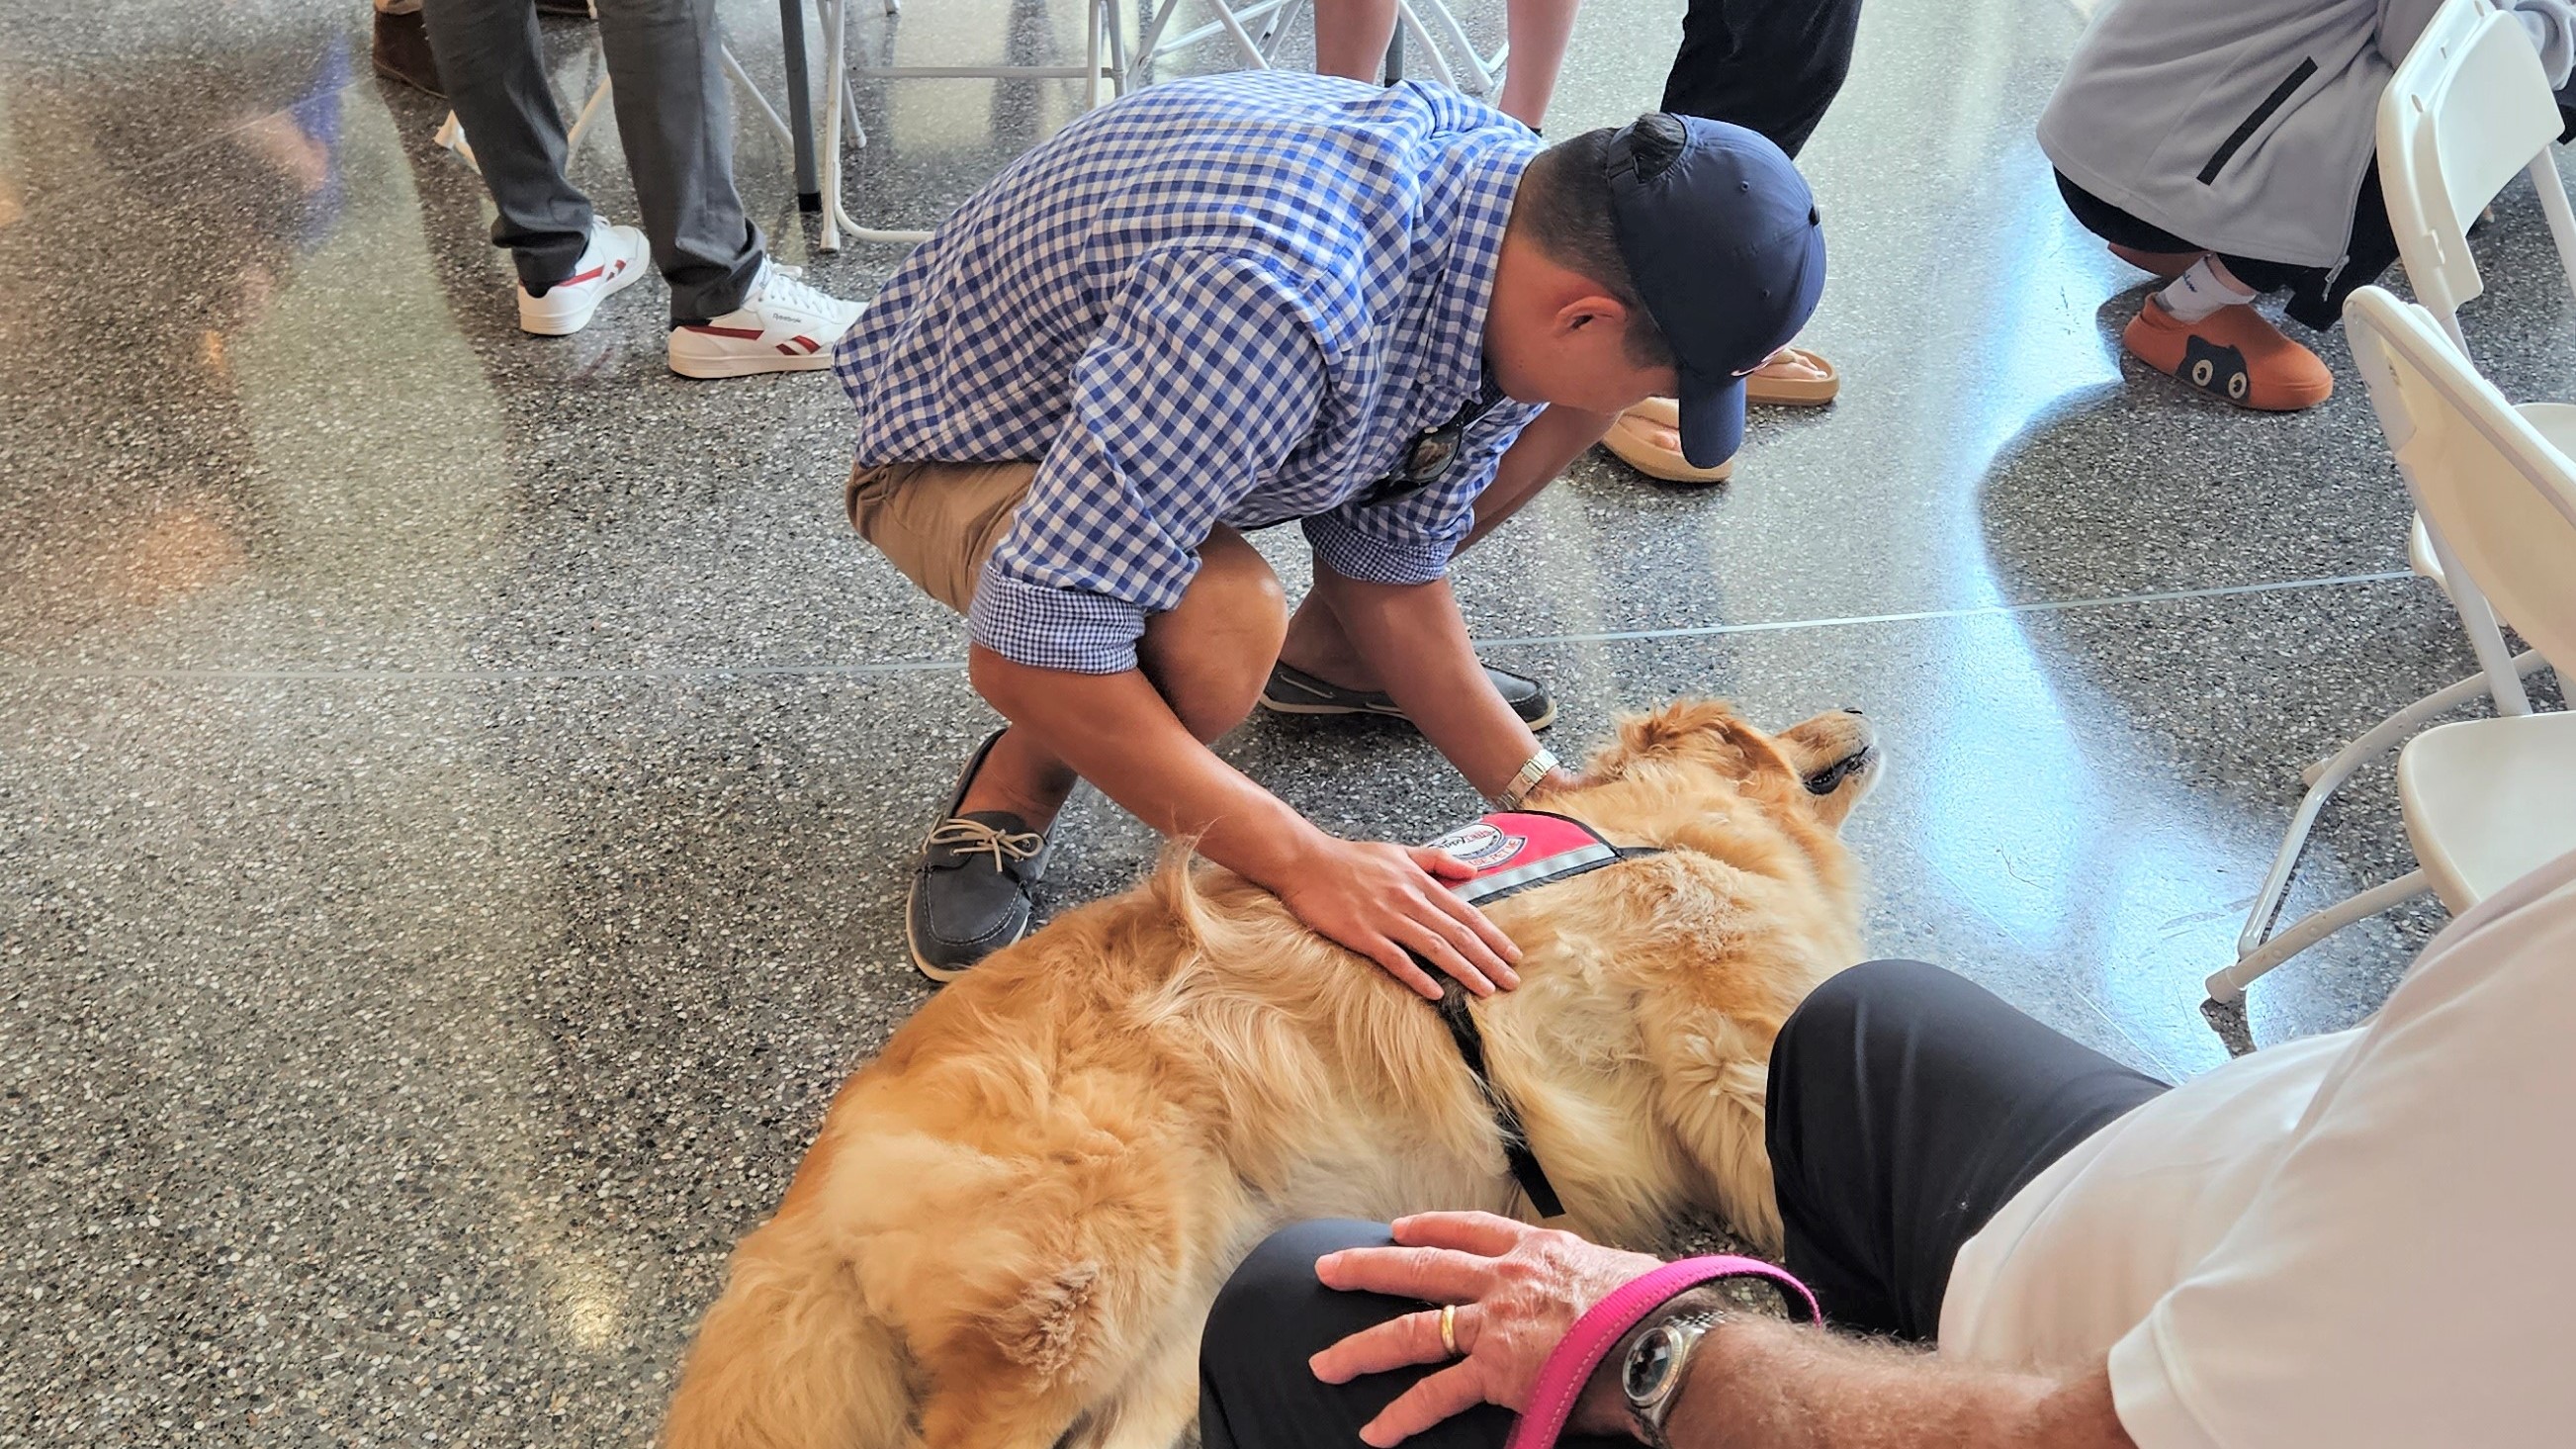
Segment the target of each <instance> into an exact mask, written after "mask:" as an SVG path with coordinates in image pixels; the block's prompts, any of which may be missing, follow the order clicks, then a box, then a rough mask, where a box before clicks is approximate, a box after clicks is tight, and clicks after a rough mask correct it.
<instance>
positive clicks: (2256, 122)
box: [2039, 0, 2576, 267]
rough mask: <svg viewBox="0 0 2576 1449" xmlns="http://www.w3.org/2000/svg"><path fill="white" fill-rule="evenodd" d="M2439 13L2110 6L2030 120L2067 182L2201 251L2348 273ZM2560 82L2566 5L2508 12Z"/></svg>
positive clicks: (2288, 6)
mask: <svg viewBox="0 0 2576 1449" xmlns="http://www.w3.org/2000/svg"><path fill="white" fill-rule="evenodd" d="M2439 5H2440V0H2111V3H2110V4H2109V5H2107V6H2106V8H2104V9H2103V11H2102V12H2101V13H2100V14H2098V15H2096V16H2095V17H2094V19H2093V24H2092V27H2091V28H2090V29H2088V30H2086V31H2085V33H2084V38H2083V40H2082V41H2081V42H2079V43H2078V44H2077V46H2076V49H2075V57H2074V59H2073V60H2072V61H2070V62H2069V63H2068V64H2067V68H2066V76H2065V78H2064V79H2063V80H2061V81H2059V82H2058V85H2057V92H2056V94H2054V95H2052V96H2050V97H2049V101H2048V109H2047V110H2045V111H2043V112H2042V113H2041V114H2040V118H2039V145H2040V149H2041V150H2043V151H2045V152H2047V153H2048V159H2049V160H2050V161H2051V162H2053V163H2054V164H2055V165H2056V167H2057V169H2058V170H2060V171H2062V172H2064V173H2066V176H2067V179H2069V180H2071V181H2073V182H2074V183H2075V184H2076V185H2077V186H2080V187H2082V188H2084V189H2085V190H2086V191H2089V192H2091V193H2093V194H2094V195H2095V196H2097V197H2100V198H2101V199H2102V200H2104V201H2107V202H2109V203H2110V204H2112V205H2113V206H2116V207H2118V208H2120V209H2121V210H2123V211H2126V212H2128V213H2129V214H2131V215H2132V216H2135V217H2137V218H2138V219H2140V220H2141V221H2145V222H2148V223H2150V224H2151V225H2154V226H2157V227H2161V228H2163V229H2164V230H2166V231H2169V232H2172V233H2173V234H2174V235H2176V236H2178V237H2183V238H2186V239H2187V240H2189V241H2191V242H2192V243H2194V244H2195V245H2198V246H2202V247H2206V248H2208V249H2210V250H2212V251H2217V252H2225V253H2227V254H2229V255H2233V256H2243V257H2254V258H2258V259H2260V260H2263V261H2268V262H2283V263H2288V264H2291V265H2295V266H2315V267H2329V266H2333V265H2335V264H2337V263H2339V262H2341V261H2342V260H2343V256H2344V249H2345V244H2346V243H2347V242H2348V241H2349V240H2350V238H2351V234H2352V212H2353V203H2354V201H2355V199H2356V198H2357V197H2358V196H2359V194H2360V191H2361V178H2362V173H2363V172H2364V171H2366V170H2367V169H2368V168H2369V166H2370V158H2371V148H2372V143H2373V139H2374V137H2375V136H2376V134H2377V129H2378V115H2379V93H2380V92H2381V91H2382V90H2383V89H2385V88H2386V87H2387V85H2388V77H2389V75H2390V73H2391V72H2393V71H2394V70H2395V69H2396V63H2397V61H2398V60H2399V59H2401V58H2403V57H2404V56H2405V54H2406V50H2407V47H2409V46H2411V45H2413V44H2414V42H2415V37H2416V36H2418V35H2420V34H2422V33H2423V30H2424V26H2425V24H2426V23H2427V22H2428V21H2430V20H2431V19H2432V16H2433V12H2434V11H2435V10H2436V9H2438V8H2439ZM2509 8H2512V9H2514V10H2516V11H2528V12H2530V13H2529V14H2518V15H2517V17H2516V18H2517V19H2520V20H2522V21H2523V23H2524V25H2525V26H2526V28H2528V29H2530V30H2531V31H2532V32H2533V35H2534V39H2535V40H2536V41H2538V42H2539V43H2540V45H2541V48H2542V54H2543V57H2544V59H2545V60H2546V61H2547V62H2548V69H2549V70H2550V72H2551V74H2550V81H2551V83H2552V84H2553V85H2557V84H2563V83H2565V81H2566V79H2567V60H2566V56H2567V52H2568V38H2569V34H2570V26H2571V23H2576V5H2571V3H2570V0H2511V3H2510V6H2509Z"/></svg>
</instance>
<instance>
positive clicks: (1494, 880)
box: [1408, 810, 1662, 1218]
mask: <svg viewBox="0 0 2576 1449" xmlns="http://www.w3.org/2000/svg"><path fill="white" fill-rule="evenodd" d="M1430 844H1431V848H1432V849H1434V850H1438V851H1442V852H1445V853H1446V854H1448V855H1449V856H1450V857H1451V858H1452V859H1454V860H1456V861H1458V862H1459V863H1460V864H1462V865H1468V866H1473V867H1474V868H1475V871H1476V874H1475V875H1474V876H1472V877H1470V878H1469V879H1466V880H1463V881H1455V882H1452V883H1451V884H1450V887H1449V888H1450V889H1451V890H1453V891H1455V892H1457V893H1458V895H1459V897H1460V898H1461V899H1463V900H1466V901H1469V902H1472V903H1474V904H1476V905H1490V904H1492V903H1493V902H1495V901H1499V900H1501V899H1503V898H1504V897H1506V896H1515V895H1518V894H1520V893H1521V892H1522V891H1526V890H1535V889H1537V888H1538V887H1540V886H1543V885H1553V884H1554V883H1556V882H1558V881H1561V880H1570V879H1572V878H1573V877H1575V876H1578V875H1582V874H1584V873H1585V872H1587V871H1595V870H1599V869H1600V868H1601V867H1603V866H1605V865H1613V864H1616V863H1618V862H1619V861H1622V860H1633V859H1636V858H1637V857H1639V856H1645V855H1659V854H1661V853H1662V852H1661V851H1658V850H1656V849H1654V848H1653V847H1651V846H1646V847H1638V848H1634V849H1625V850H1623V849H1621V848H1620V847H1618V846H1615V845H1612V844H1611V843H1610V842H1608V841H1606V840H1604V839H1602V838H1601V837H1600V835H1599V834H1598V833H1596V832H1595V831H1594V830H1593V829H1592V827H1591V826H1589V825H1586V824H1584V823H1583V822H1582V821H1580V820H1575V819H1571V818H1569V817H1567V816H1563V815H1558V814H1555V813H1553V812H1551V811H1546V810H1509V811H1502V812H1499V813H1496V814H1493V815H1488V816H1486V817H1484V818H1483V819H1481V820H1478V821H1476V822H1475V823H1474V824H1472V825H1462V826H1459V827H1458V828H1457V829H1455V830H1452V831H1450V832H1449V833H1448V834H1446V835H1443V836H1441V837H1440V838H1439V839H1437V840H1434V841H1432V842H1430ZM1408 954H1411V953H1408ZM1413 962H1414V964H1415V965H1417V966H1420V967H1421V968H1422V969H1423V970H1424V971H1425V972H1428V973H1431V974H1433V975H1435V976H1436V975H1437V974H1438V973H1437V972H1436V971H1434V970H1433V968H1432V965H1431V963H1430V962H1428V961H1425V960H1423V959H1422V957H1421V956H1420V955H1414V957H1413ZM1470 1000H1472V998H1471V997H1470V996H1469V994H1468V991H1467V988H1465V987H1463V986H1461V985H1459V984H1458V983H1457V982H1455V981H1451V980H1447V979H1445V978H1443V979H1442V980H1441V983H1440V1020H1441V1021H1442V1022H1443V1023H1444V1024H1445V1025H1447V1026H1448V1028H1449V1039H1450V1040H1451V1041H1453V1042H1456V1043H1457V1044H1458V1055H1459V1056H1460V1057H1462V1058H1464V1059H1465V1060H1466V1063H1467V1070H1468V1071H1470V1072H1473V1073H1474V1074H1475V1077H1476V1086H1477V1088H1478V1090H1480V1091H1482V1092H1483V1093H1484V1094H1485V1105H1486V1106H1487V1107H1489V1108H1491V1109H1492V1111H1493V1114H1494V1126H1495V1127H1496V1128H1497V1129H1498V1130H1500V1132H1501V1133H1502V1137H1503V1157H1504V1160H1505V1161H1507V1162H1508V1163H1510V1164H1511V1169H1512V1179H1513V1180H1514V1181H1516V1182H1518V1183H1519V1184H1520V1185H1521V1191H1522V1192H1523V1193H1525V1194H1527V1195H1528V1197H1529V1200H1530V1206H1531V1207H1534V1208H1536V1209H1538V1214H1539V1216H1541V1217H1547V1218H1552V1217H1556V1216H1557V1215H1559V1214H1561V1213H1563V1212H1564V1211H1565V1203H1564V1201H1563V1200H1562V1199H1560V1198H1559V1197H1557V1195H1556V1186H1555V1184H1553V1183H1551V1182H1549V1181H1548V1180H1547V1170H1546V1169H1545V1168H1543V1167H1541V1166H1539V1162H1538V1154H1537V1153H1536V1152H1533V1151H1531V1150H1530V1143H1529V1132H1528V1130H1527V1129H1525V1128H1524V1127H1522V1126H1521V1114H1520V1113H1519V1112H1518V1111H1517V1110H1515V1109H1514V1108H1513V1106H1512V1103H1511V1099H1510V1098H1508V1097H1506V1096H1504V1095H1503V1091H1502V1089H1501V1088H1500V1087H1497V1086H1495V1085H1494V1079H1493V1076H1492V1074H1491V1073H1489V1072H1488V1071H1486V1069H1485V1038H1484V1036H1483V1034H1482V1033H1480V1032H1478V1031H1477V1030H1476V1016H1475V1013H1474V1012H1472V1011H1470V1010H1469V1009H1468V1003H1469V1001H1470Z"/></svg>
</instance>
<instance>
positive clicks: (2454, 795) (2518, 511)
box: [2209, 287, 2576, 1001]
mask: <svg viewBox="0 0 2576 1449" xmlns="http://www.w3.org/2000/svg"><path fill="white" fill-rule="evenodd" d="M2343 315H2344V328H2345V330H2346V331H2347V332H2348V333H2349V334H2350V336H2351V342H2352V351H2353V357H2354V360H2355V361H2357V362H2358V363H2359V364H2360V366H2361V373H2362V377H2363V379H2364V380H2365V381H2367V382H2368V383H2369V385H2370V402H2371V406H2372V408H2373V409H2374V410H2375V411H2376V412H2377V413H2378V415H2379V426H2380V429H2381V431H2383V432H2384V433H2386V434H2387V436H2388V443H2389V447H2390V449H2391V451H2393V452H2394V453H2395V454H2396V455H2397V468H2398V471H2399V472H2400V473H2401V474H2403V475H2404V477H2405V479H2406V487H2407V491H2408V492H2410V493H2411V494H2413V495H2414V498H2415V506H2416V507H2417V508H2418V509H2419V510H2421V511H2422V512H2423V514H2424V516H2425V517H2426V518H2427V519H2429V520H2430V521H2431V524H2432V530H2433V537H2434V539H2435V540H2436V541H2437V542H2438V543H2439V545H2440V547H2441V550H2442V562H2443V565H2444V574H2445V577H2446V578H2448V580H2449V581H2450V583H2449V587H2450V590H2451V595H2452V597H2453V598H2454V599H2455V600H2458V601H2459V602H2460V603H2461V604H2462V605H2463V606H2466V605H2468V604H2469V603H2470V601H2472V600H2474V601H2476V604H2477V606H2478V607H2479V608H2481V609H2492V611H2493V613H2495V614H2497V615H2501V616H2502V617H2503V619H2504V620H2505V621H2506V622H2507V623H2510V624H2511V625H2512V626H2513V628H2514V630H2515V632H2517V633H2519V634H2521V635H2522V637H2523V638H2524V639H2526V640H2528V641H2530V643H2531V645H2532V652H2533V653H2534V654H2536V655H2538V656H2539V657H2540V658H2542V659H2545V660H2548V661H2550V662H2551V663H2552V664H2554V665H2556V666H2558V667H2559V668H2560V669H2562V670H2565V669H2568V668H2570V667H2571V666H2576V463H2571V462H2570V461H2569V459H2568V455H2567V454H2566V453H2565V452H2563V451H2562V450H2561V449H2560V448H2559V447H2558V446H2557V445H2555V444H2554V443H2552V442H2551V441H2550V439H2549V438H2547V437H2546V436H2545V435H2543V434H2542V432H2541V431H2540V429H2539V428H2538V427H2536V426H2534V425H2533V423H2532V421H2531V419H2530V417H2529V416H2528V415H2527V414H2526V413H2525V412H2524V411H2522V410H2521V409H2518V408H2516V407H2514V406H2513V405H2512V404H2510V403H2508V402H2506V401H2505V399H2504V396H2503V394H2501V393H2499V392H2497V391H2496V389H2495V386H2494V384H2492V383H2489V382H2488V381H2487V380H2486V379H2485V378H2482V377H2480V376H2478V374H2477V372H2476V370H2475V369H2473V368H2471V367H2470V366H2469V363H2468V359H2467V358H2466V357H2464V356H2462V355H2461V353H2460V351H2459V349H2458V348H2457V347H2455V346H2454V345H2453V344H2452V342H2451V341H2450V339H2449V338H2448V337H2446V336H2445V335H2444V333H2443V330H2442V329H2441V327H2440V326H2439V325H2438V324H2437V323H2436V322H2435V321H2434V318H2433V316H2432V314H2431V313H2430V312H2428V311H2426V310H2425V309H2424V308H2421V307H2415V306H2410V305H2408V304H2406V303H2404V302H2400V301H2398V300H2397V298H2396V297H2394V296H2392V295H2390V294H2389V293H2388V292H2386V291H2383V290H2381V289H2380V288H2377V287H2364V288H2362V289H2360V290H2359V291H2357V292H2355V293H2353V295H2352V297H2351V299H2350V300H2349V301H2347V302H2346V303H2345V304H2344V314H2343ZM2494 672H2495V671H2494V669H2493V667H2492V666H2490V669H2489V676H2488V679H2487V682H2488V684H2489V685H2490V687H2498V688H2500V687H2501V686H2502V685H2503V684H2505V683H2506V682H2507V681H2509V680H2510V679H2511V678H2512V672H2511V670H2510V668H2508V669H2507V670H2506V672H2505V678H2504V679H2496V678H2494V677H2493V675H2494ZM2397 793H2398V802H2399V805H2400V807H2401V809H2402V810H2403V812H2404V814H2405V818H2406V833H2407V838H2408V839H2409V841H2410V842H2411V843H2412V844H2413V846H2414V848H2415V859H2416V862H2417V868H2416V869H2415V870H2413V871H2410V872H2408V873H2407V874H2406V875H2403V876H2400V877H2398V878H2397V879H2396V880H2393V881H2390V882H2388V883H2387V884H2386V885H2382V886H2377V887H2374V888H2372V889H2370V890H2366V891H2363V892H2362V893H2361V894H2359V895H2356V896H2354V897H2352V898H2351V899H2349V900H2346V901H2343V902H2341V903H2340V904H2337V905H2334V906H2329V907H2327V908H2326V909H2324V910H2322V911H2319V912H2317V913H2315V914H2314V915H2311V916H2308V917H2307V918H2305V919H2303V920H2301V921H2299V922H2298V923H2297V924H2295V925H2293V926H2291V927H2290V928H2288V929H2287V930H2285V931H2283V932H2282V933H2281V934H2280V935H2279V936H2277V937H2274V938H2273V939H2272V941H2270V942H2269V943H2267V944H2266V945H2265V946H2264V947H2263V949H2262V950H2261V951H2259V952H2256V953H2255V954H2254V955H2251V956H2247V957H2243V958H2241V959H2239V960H2238V961H2237V963H2236V964H2235V965H2233V966H2231V967H2229V968H2227V969H2226V970H2224V971H2221V972H2219V973H2217V974H2216V975H2214V976H2211V977H2210V978H2209V994H2210V995H2211V996H2213V997H2215V998H2217V999H2219V1000H2221V1001H2229V1000H2234V999H2235V998H2237V997H2239V996H2241V995H2243V994H2244V990H2245V987H2246V984H2247V983H2248V982H2250V981H2252V980H2253V979H2254V978H2255V977H2257V976H2260V975H2261V974H2263V972H2264V971H2267V970H2269V969H2271V968H2272V967H2273V966H2276V965H2278V964H2280V962H2282V961H2285V960H2287V959H2289V958H2290V957H2291V956H2293V955H2295V954H2297V953H2298V952H2300V951H2303V950H2305V949H2307V947H2309V946H2311V945H2313V944H2315V943H2316V942H2318V941H2321V940H2323V939H2325V937H2326V936H2328V935H2330V934H2332V933H2333V932H2335V931H2337V930H2339V929H2341V928H2342V927H2344V926H2346V925H2349V924H2350V923H2352V922H2354V921H2357V920H2360V919H2361V918H2362V917H2364V916H2368V915H2374V914H2376V913H2378V912H2380V911H2383V910H2386V909H2387V908H2388V907H2390V906H2392V905H2395V904H2397V903H2398V902H2400V901H2403V900H2407V899H2409V898H2411V897H2413V896H2417V895H2421V894H2423V893H2424V892H2425V891H2428V890H2430V891H2433V892H2434V893H2436V894H2437V895H2438V896H2440V898H2441V900H2442V904H2443V905H2445V906H2447V907H2448V908H2449V909H2450V910H2451V911H2452V912H2453V913H2454V914H2456V913H2458V912H2461V911H2464V910H2467V909H2468V908H2469V907H2471V906H2473V905H2475V904H2477V903H2478V902H2479V901H2480V900H2483V899H2485V898H2486V897H2487V896H2488V895H2490V894H2493V893H2494V891H2495V890H2496V889H2497V888H2498V887H2500V886H2502V885H2504V884H2506V883H2507V882H2509V881H2512V880H2514V879H2515V878H2517V877H2519V876H2521V875H2523V874H2525V873H2526V872H2528V871H2530V870H2532V869H2534V868H2536V867H2538V866H2540V865H2542V864H2544V863H2546V862H2548V861H2550V860H2554V859H2556V858H2557V857H2558V856H2560V855H2564V854H2566V853H2567V852H2568V851H2571V850H2576V714H2568V713H2556V714H2538V715H2536V714H2530V713H2523V714H2517V715H2500V716H2498V717H2496V718H2494V719H2482V720H2464V721H2461V722H2459V723H2456V724H2447V725H2442V726H2440V727H2438V728H2435V729H2430V730H2427V731H2425V732H2424V733H2422V734H2420V735H2417V736H2416V737H2415V738H2414V739H2412V740H2410V741H2408V743H2407V745H2406V748H2405V749H2404V751H2403V752H2401V753H2400V754H2399V756H2398V759H2397Z"/></svg>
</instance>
